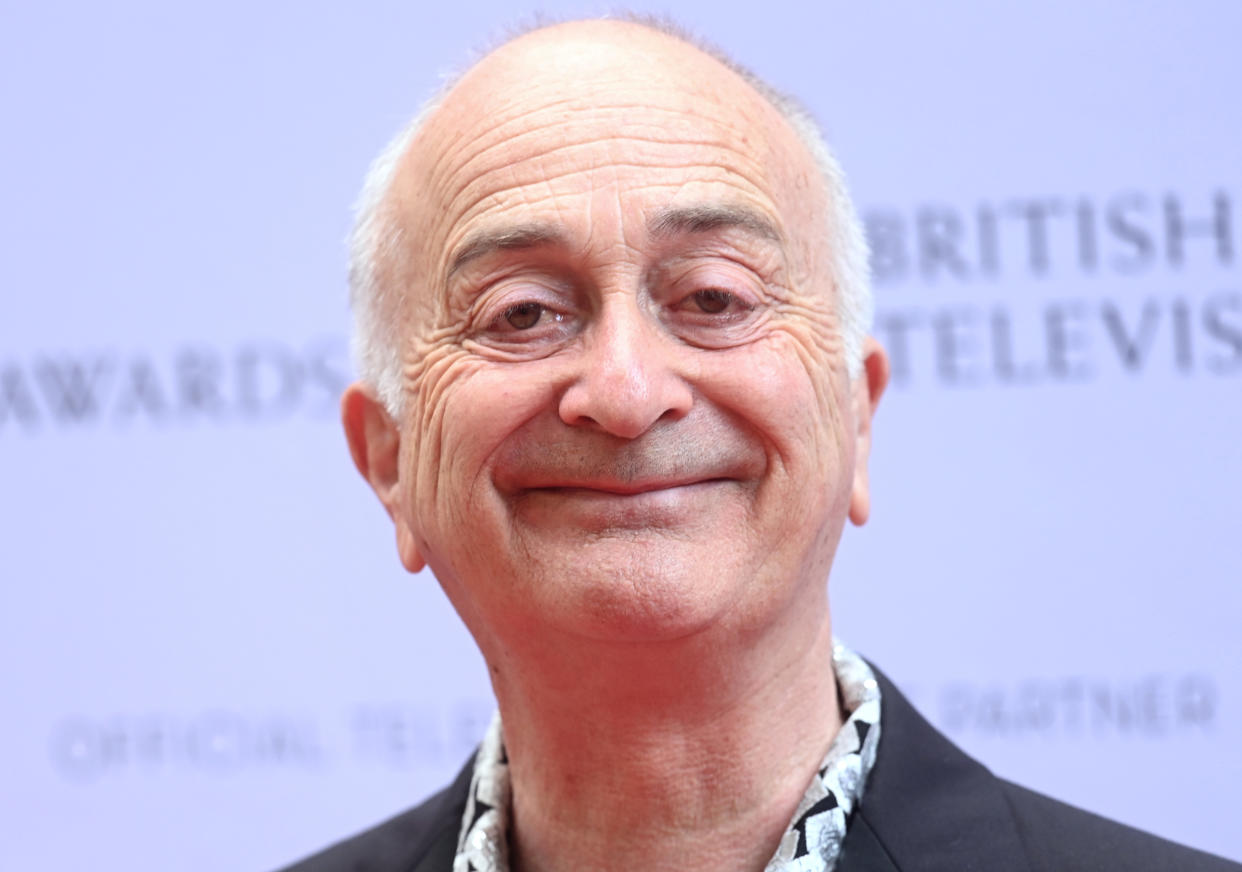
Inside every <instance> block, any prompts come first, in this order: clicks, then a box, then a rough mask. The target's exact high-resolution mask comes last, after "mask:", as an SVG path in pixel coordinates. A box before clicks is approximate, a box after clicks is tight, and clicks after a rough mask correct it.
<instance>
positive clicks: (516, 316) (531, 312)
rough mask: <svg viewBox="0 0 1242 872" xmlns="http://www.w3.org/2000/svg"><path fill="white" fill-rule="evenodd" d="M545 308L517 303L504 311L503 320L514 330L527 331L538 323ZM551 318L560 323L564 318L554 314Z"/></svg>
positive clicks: (540, 305)
mask: <svg viewBox="0 0 1242 872" xmlns="http://www.w3.org/2000/svg"><path fill="white" fill-rule="evenodd" d="M546 311H547V308H546V307H545V306H544V305H543V304H542V303H518V304H517V305H516V306H510V307H509V308H507V309H505V311H504V319H505V320H506V321H508V322H509V326H510V327H512V328H513V329H514V330H529V329H530V328H532V327H534V326H535V325H536V324H538V323H539V321H540V319H541V318H542V317H543V313H544V312H546ZM553 317H554V318H555V319H556V320H557V321H560V320H561V319H562V318H563V317H564V316H563V315H561V314H560V313H555V314H554V315H553Z"/></svg>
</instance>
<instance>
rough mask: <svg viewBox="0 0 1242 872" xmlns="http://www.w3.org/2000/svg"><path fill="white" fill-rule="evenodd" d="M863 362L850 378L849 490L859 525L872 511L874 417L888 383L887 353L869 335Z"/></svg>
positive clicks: (856, 521) (855, 521)
mask: <svg viewBox="0 0 1242 872" xmlns="http://www.w3.org/2000/svg"><path fill="white" fill-rule="evenodd" d="M862 353H863V366H862V372H860V373H859V374H858V375H857V376H856V377H855V378H854V379H853V380H852V381H851V382H850V395H851V399H852V401H853V404H854V426H855V439H856V440H857V442H856V446H855V448H854V489H853V490H852V491H851V492H850V520H851V521H853V522H854V523H855V524H856V525H858V526H860V527H861V526H862V525H863V524H865V523H867V516H868V515H870V514H871V490H870V485H869V482H868V479H867V460H868V458H869V457H870V455H871V419H872V418H873V417H874V416H875V407H876V406H878V405H879V404H880V395H881V394H883V393H884V388H885V387H886V386H887V385H888V355H887V354H885V353H884V349H883V348H881V347H880V343H878V342H876V341H875V339H874V338H872V337H870V336H868V337H867V339H866V341H865V342H864V343H863V349H862Z"/></svg>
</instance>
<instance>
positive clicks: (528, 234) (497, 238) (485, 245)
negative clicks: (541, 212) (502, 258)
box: [448, 223, 567, 276]
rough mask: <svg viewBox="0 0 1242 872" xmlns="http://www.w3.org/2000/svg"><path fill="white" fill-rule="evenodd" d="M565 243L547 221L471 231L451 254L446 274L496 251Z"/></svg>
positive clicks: (564, 238) (561, 235)
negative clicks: (545, 222) (544, 222)
mask: <svg viewBox="0 0 1242 872" xmlns="http://www.w3.org/2000/svg"><path fill="white" fill-rule="evenodd" d="M565 244H567V243H566V237H565V234H564V233H562V232H561V231H560V230H558V229H557V228H556V227H554V226H552V225H551V224H541V223H532V224H519V225H517V226H514V227H503V228H500V229H498V230H481V231H479V232H478V233H474V234H471V235H470V236H469V237H468V238H467V239H466V241H465V242H463V243H462V244H461V246H460V247H459V248H458V249H457V251H456V252H454V253H453V257H452V259H451V260H450V261H449V270H448V274H449V275H450V276H451V275H453V273H455V272H457V271H458V270H459V269H461V268H462V267H464V266H466V264H468V263H470V262H471V261H473V260H478V259H479V258H481V257H484V256H486V255H489V254H492V253H494V252H497V251H519V250H522V249H528V248H542V247H543V246H548V245H562V246H563V245H565Z"/></svg>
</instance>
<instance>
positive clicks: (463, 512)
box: [296, 21, 1237, 872]
mask: <svg viewBox="0 0 1242 872" xmlns="http://www.w3.org/2000/svg"><path fill="white" fill-rule="evenodd" d="M865 262H866V248H865V244H864V243H863V242H862V238H861V234H860V232H859V230H858V228H857V222H856V221H855V218H854V216H853V213H852V210H851V207H850V205H849V200H848V197H847V195H846V193H845V191H844V188H843V186H842V182H841V178H840V174H839V172H838V170H837V168H836V165H835V163H834V162H833V161H832V158H831V157H830V156H829V155H828V153H827V151H826V149H825V148H824V147H823V145H822V143H821V141H820V139H819V135H818V133H817V132H816V131H815V129H814V126H813V125H812V124H811V122H810V121H809V120H808V119H807V117H806V116H805V115H804V114H803V113H801V112H800V110H798V109H797V108H796V107H795V106H794V105H792V104H791V103H789V102H788V101H787V100H785V99H784V98H782V97H780V96H779V95H777V94H775V93H773V92H772V91H771V90H770V89H769V88H767V87H766V86H764V85H763V84H762V83H760V82H758V81H757V80H755V79H754V78H753V77H752V76H749V74H747V73H745V72H744V71H741V70H739V69H738V68H736V67H735V66H732V65H731V64H729V63H728V62H726V61H722V60H721V59H719V58H718V57H716V56H714V55H712V54H710V53H708V52H705V51H704V50H702V49H700V48H697V47H695V46H694V45H692V44H690V43H689V42H687V41H686V40H684V39H683V38H681V37H679V36H677V35H675V34H671V33H668V32H665V31H664V30H662V29H660V28H658V27H653V26H649V25H645V24H639V23H632V22H616V21H584V22H575V23H570V24H563V25H557V26H553V27H548V28H544V29H541V30H537V31H534V32H531V33H528V34H526V35H524V36H521V37H519V38H517V39H514V40H512V41H511V42H509V43H508V44H506V45H504V46H502V47H500V48H498V49H497V50H495V51H494V52H492V53H491V54H489V55H488V56H487V57H485V58H484V59H483V60H482V61H480V62H479V63H478V64H477V65H475V66H474V67H473V68H472V69H471V70H469V71H468V72H467V73H466V74H465V75H464V76H463V77H462V78H461V79H460V80H459V81H458V82H456V83H455V84H454V85H453V87H452V88H451V89H450V90H448V92H447V93H446V94H444V95H443V96H442V97H441V98H440V99H439V100H437V101H435V102H434V103H433V105H432V106H431V107H430V108H429V109H428V110H427V111H426V112H425V113H424V114H423V116H421V117H420V119H419V120H418V121H417V122H416V123H415V124H414V125H413V126H412V127H411V128H410V130H409V131H408V132H407V133H406V134H405V135H403V136H402V137H399V138H398V140H397V142H396V143H395V144H394V145H393V147H391V148H390V149H389V151H388V152H387V153H386V155H385V156H383V157H382V158H381V159H380V161H379V162H378V163H377V165H376V167H375V168H374V169H373V171H372V174H371V176H370V178H369V180H368V186H367V189H366V191H365V192H364V198H363V203H362V207H361V210H360V216H359V226H358V231H357V234H356V238H355V257H354V268H353V271H352V283H353V287H354V302H355V307H356V312H357V318H358V325H359V335H360V341H359V347H360V351H361V355H360V356H361V359H362V361H363V365H364V379H363V381H361V382H359V383H358V384H355V385H354V386H352V387H351V388H350V389H349V390H348V391H347V393H346V395H345V397H344V400H343V416H344V423H345V429H346V433H347V436H348V439H349V444H350V448H351V452H352V454H353V458H354V461H355V463H356V465H357V466H358V469H359V470H360V471H361V472H362V474H363V476H364V477H365V478H366V479H367V481H368V482H369V483H370V485H371V486H372V488H374V490H375V492H376V494H377V495H378V496H379V498H380V500H381V502H382V503H383V505H384V507H385V508H386V509H387V511H388V513H389V515H390V516H391V517H392V519H393V522H394V525H395V530H396V539H397V548H398V552H399V553H400V556H401V559H402V561H403V563H404V564H405V566H406V567H407V568H408V569H409V570H410V571H417V570H419V569H421V568H422V567H423V566H424V565H427V566H430V568H431V569H432V570H433V571H434V573H435V575H436V577H437V578H438V579H439V581H440V583H441V585H442V586H443V588H444V590H445V593H446V594H447V595H448V597H449V598H450V600H451V601H452V603H453V605H454V606H455V607H456V609H457V611H458V613H459V614H460V615H461V617H462V619H463V621H464V622H465V623H466V626H467V627H468V628H469V630H470V632H471V633H472V634H473V636H474V638H475V640H476V641H477V643H478V645H479V648H480V650H481V651H482V653H483V656H484V659H485V661H486V663H487V666H488V669H489V672H490V675H491V678H492V683H493V687H494V689H495V692H496V698H497V702H498V704H499V709H500V716H499V720H498V721H497V723H496V724H494V725H493V727H492V729H491V731H490V732H489V734H488V736H487V738H486V739H485V740H484V743H483V745H482V747H481V748H480V750H479V752H478V754H477V755H476V757H475V759H474V760H472V761H471V762H470V763H468V764H467V766H466V768H465V769H464V770H463V772H462V774H461V776H460V777H459V778H458V780H457V782H456V783H455V784H454V785H453V786H452V787H450V788H449V789H448V790H447V791H445V792H444V793H441V794H440V795H438V796H437V797H435V798H433V799H432V800H430V801H429V802H428V803H426V804H424V805H423V806H421V807H420V808H418V809H416V810H414V811H412V812H408V813H406V814H405V815H403V816H401V817H399V818H396V819H394V820H393V821H390V822H389V823H387V824H384V825H382V826H381V827H379V828H377V829H376V830H373V831H371V832H369V833H366V834H364V835H362V836H360V837H357V838H355V839H353V840H350V841H348V842H345V843H342V844H341V845H338V846H336V847H335V848H332V849H329V850H328V851H327V852H325V853H323V854H321V855H318V856H317V857H314V858H311V859H310V860H308V861H305V863H304V864H302V865H299V866H298V867H296V868H298V869H301V870H330V869H340V870H345V869H351V870H355V869H369V870H370V869H374V870H381V869H391V870H420V872H431V870H448V869H454V870H459V872H465V870H497V872H499V870H506V869H514V870H522V872H545V870H548V872H551V870H613V869H617V870H621V869H625V870H699V869H702V870H761V869H765V868H766V869H771V870H827V869H838V870H842V872H849V870H859V869H901V870H908V869H945V870H961V869H981V870H982V869H987V870H994V869H1077V868H1082V869H1096V868H1117V869H1226V868H1237V867H1234V866H1233V865H1232V864H1229V863H1226V862H1225V861H1223V860H1217V859H1215V858H1210V857H1207V856H1206V855H1202V854H1197V853H1195V852H1192V851H1189V850H1187V849H1182V848H1178V847H1176V846H1172V845H1170V844H1169V843H1166V842H1163V841H1160V840H1158V839H1155V838H1153V837H1150V836H1146V835H1143V834H1140V833H1136V832H1134V831H1130V830H1127V829H1125V828H1123V827H1120V826H1118V825H1115V824H1110V823H1107V822H1104V821H1102V820H1101V819H1098V818H1094V817H1091V816H1088V815H1086V814H1085V813H1082V812H1077V811H1074V810H1072V809H1069V808H1067V807H1065V806H1062V805H1060V804H1058V803H1055V802H1053V801H1052V800H1048V799H1046V798H1043V797H1039V796H1037V795H1035V794H1032V793H1029V792H1027V791H1024V790H1022V789H1021V788H1018V787H1015V786H1013V785H1009V784H1006V783H1004V782H1001V781H999V780H997V779H995V778H993V777H992V776H991V775H990V774H989V773H987V771H986V770H984V769H983V768H982V767H980V766H979V765H978V764H976V763H974V762H973V761H971V760H969V758H966V757H965V756H964V755H962V754H961V752H959V751H957V750H956V749H954V748H953V747H952V746H951V745H949V744H948V743H947V742H946V740H944V739H943V738H942V737H940V736H939V734H937V733H935V731H934V730H932V729H931V728H930V727H929V726H928V725H927V724H926V723H925V722H923V721H922V720H921V719H920V718H919V717H918V715H917V714H915V713H914V712H913V711H912V710H911V709H910V708H909V706H908V704H907V703H906V702H905V701H904V700H903V699H902V698H901V696H900V695H899V694H898V693H897V691H896V690H895V689H894V688H893V687H892V686H891V685H890V684H888V683H887V681H886V680H885V679H884V678H883V677H882V676H880V675H879V674H878V673H877V672H875V671H873V669H872V668H871V667H870V666H869V665H868V664H866V663H865V662H864V661H862V660H861V659H860V658H858V657H857V656H856V655H854V654H853V653H852V652H850V651H848V650H847V649H845V648H844V647H841V646H837V645H834V642H833V638H832V633H831V623H830V616H829V610H828V600H827V590H826V580H827V577H828V573H829V568H830V566H831V563H832V559H833V555H834V553H835V551H836V547H837V543H838V541H839V538H840V535H841V532H842V528H843V526H844V522H845V519H846V518H847V517H848V518H850V519H851V520H852V521H853V522H854V523H856V524H861V523H863V522H864V521H865V520H866V519H867V514H868V509H869V506H868V487H867V458H868V451H869V446H870V428H871V419H872V415H873V414H874V411H875V408H876V404H877V402H878V401H879V398H880V395H881V393H882V392H883V390H884V387H885V382H886V379H887V373H888V365H887V362H886V358H885V356H884V352H883V351H882V350H881V349H880V348H879V346H878V345H877V344H876V343H875V342H874V341H872V340H871V339H868V338H866V331H867V325H868V318H869V310H870V304H869V298H868V291H867V287H866V269H865Z"/></svg>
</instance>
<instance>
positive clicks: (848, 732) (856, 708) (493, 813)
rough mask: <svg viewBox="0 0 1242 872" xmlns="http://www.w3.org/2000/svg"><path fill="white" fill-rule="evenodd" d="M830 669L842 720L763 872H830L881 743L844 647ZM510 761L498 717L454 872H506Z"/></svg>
mask: <svg viewBox="0 0 1242 872" xmlns="http://www.w3.org/2000/svg"><path fill="white" fill-rule="evenodd" d="M832 666H833V669H834V671H835V672H836V676H837V686H838V688H839V692H840V695H841V699H842V701H843V702H844V704H845V712H846V713H847V716H846V720H845V724H844V725H843V726H842V727H841V729H840V731H839V732H838V733H837V735H836V738H834V739H833V740H832V746H831V747H830V748H829V749H828V753H827V755H825V757H824V760H823V762H822V763H821V764H820V767H819V769H818V771H817V772H816V773H815V776H814V777H813V778H811V783H810V784H809V785H807V788H806V793H804V794H803V796H802V800H801V801H800V802H799V803H798V807H797V809H796V810H795V811H794V815H793V820H791V821H790V823H789V827H788V828H787V829H786V830H785V834H784V835H783V836H782V837H781V842H780V845H779V846H778V847H777V849H776V853H775V855H773V857H772V859H771V860H770V861H768V865H767V867H766V868H765V870H764V872H831V870H832V868H833V867H834V866H835V865H836V862H837V857H838V855H839V854H840V853H841V843H842V842H843V841H844V839H845V832H846V828H847V827H848V826H849V822H850V817H851V816H852V814H853V812H854V809H855V808H857V807H858V803H859V802H860V801H861V800H862V795H863V789H864V788H865V786H866V783H867V775H868V773H869V772H870V771H871V767H872V765H873V764H874V763H875V754H876V748H877V746H878V745H879V742H880V687H879V685H878V684H877V683H876V680H875V675H874V674H872V672H871V667H869V666H868V665H867V664H866V662H865V661H864V660H863V659H862V658H861V657H859V656H858V655H857V654H855V653H854V652H853V651H851V650H850V649H848V648H846V647H845V646H844V645H842V644H840V643H837V644H836V645H834V647H833V650H832ZM509 801H510V792H509V758H508V756H507V755H506V753H505V746H504V735H503V732H502V730H501V725H500V716H499V715H497V716H496V717H495V718H494V719H493V720H492V724H491V726H490V727H489V728H488V731H487V735H486V736H484V737H483V744H482V745H481V746H480V747H479V753H478V755H477V756H476V757H475V763H474V776H473V778H472V779H471V781H470V794H469V796H468V798H467V800H466V810H465V814H464V815H463V816H462V822H461V835H460V837H459V838H458V841H457V856H456V857H455V858H454V859H453V872H509V840H508V829H509Z"/></svg>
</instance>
